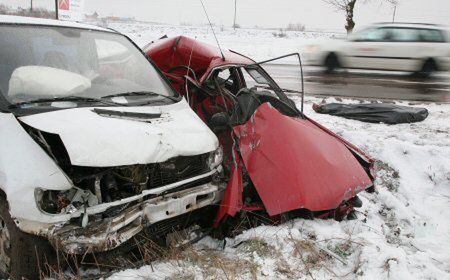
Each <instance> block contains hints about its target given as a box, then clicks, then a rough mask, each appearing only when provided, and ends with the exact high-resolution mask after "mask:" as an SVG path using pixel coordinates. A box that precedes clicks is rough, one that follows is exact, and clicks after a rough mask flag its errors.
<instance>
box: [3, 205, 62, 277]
mask: <svg viewBox="0 0 450 280" xmlns="http://www.w3.org/2000/svg"><path fill="white" fill-rule="evenodd" d="M53 256H54V252H53V249H52V247H51V245H50V244H49V242H48V241H47V240H46V239H44V238H41V237H37V236H34V235H30V234H27V233H24V232H22V231H21V230H20V229H19V228H18V227H17V226H16V224H15V223H14V221H13V220H12V218H11V215H10V214H9V209H8V203H7V201H6V199H5V198H3V197H0V278H2V279H8V278H10V279H40V275H41V272H44V270H45V268H46V265H47V264H49V261H51V260H53V258H54V257H53Z"/></svg>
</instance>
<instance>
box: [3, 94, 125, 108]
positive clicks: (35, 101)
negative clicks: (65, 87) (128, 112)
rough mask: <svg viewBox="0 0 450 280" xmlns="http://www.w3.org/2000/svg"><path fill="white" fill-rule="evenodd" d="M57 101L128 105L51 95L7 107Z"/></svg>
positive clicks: (73, 96) (71, 96)
mask: <svg viewBox="0 0 450 280" xmlns="http://www.w3.org/2000/svg"><path fill="white" fill-rule="evenodd" d="M59 101H74V102H77V101H78V102H95V103H102V104H106V105H112V106H128V105H127V104H122V103H117V102H112V101H105V100H102V99H98V98H94V97H83V96H75V95H70V96H61V97H51V98H40V99H36V100H30V101H24V102H19V103H15V104H12V105H10V106H8V108H10V109H11V108H19V107H21V106H23V105H28V104H36V103H50V102H59Z"/></svg>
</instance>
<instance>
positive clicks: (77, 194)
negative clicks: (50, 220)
mask: <svg viewBox="0 0 450 280" xmlns="http://www.w3.org/2000/svg"><path fill="white" fill-rule="evenodd" d="M34 196H35V199H36V204H37V206H38V208H39V210H41V211H42V212H44V213H46V214H52V215H54V214H67V213H72V212H75V211H78V210H80V209H83V208H85V207H91V206H95V205H97V204H98V199H97V197H96V196H95V195H94V194H93V193H92V192H90V191H85V190H81V189H78V188H72V189H69V190H66V191H55V190H44V189H40V188H37V189H35V191H34Z"/></svg>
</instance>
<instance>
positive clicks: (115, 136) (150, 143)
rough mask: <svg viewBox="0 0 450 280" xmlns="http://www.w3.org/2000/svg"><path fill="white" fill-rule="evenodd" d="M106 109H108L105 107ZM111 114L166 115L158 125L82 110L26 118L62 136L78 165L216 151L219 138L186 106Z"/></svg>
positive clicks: (159, 159) (126, 109)
mask: <svg viewBox="0 0 450 280" xmlns="http://www.w3.org/2000/svg"><path fill="white" fill-rule="evenodd" d="M102 109H103V108H102ZM107 109H109V110H117V111H124V112H139V113H163V114H165V115H168V116H169V117H168V118H167V121H164V119H162V120H161V119H159V120H158V119H157V120H155V121H154V122H152V123H146V122H142V121H140V120H130V119H129V118H128V119H119V118H111V117H107V116H100V115H98V114H97V113H95V112H93V108H76V109H67V110H61V111H54V112H49V113H43V114H37V115H32V116H27V117H21V118H20V120H21V121H23V122H25V123H26V124H28V125H30V126H32V127H34V128H37V129H39V130H42V131H45V132H49V133H53V134H58V135H59V136H60V137H61V140H62V141H63V143H64V145H65V147H66V149H67V152H68V153H69V156H70V160H71V163H72V165H77V166H91V167H94V166H95V167H109V166H121V165H131V164H148V163H155V162H163V161H166V160H168V159H169V158H172V157H176V156H192V155H198V154H203V153H207V152H211V151H214V150H215V149H216V148H217V147H218V145H219V144H218V140H217V137H216V136H215V135H214V133H213V132H212V131H210V129H209V128H208V127H207V126H206V125H205V124H204V123H203V122H202V120H201V119H200V118H199V117H198V116H197V115H196V114H195V113H194V112H193V111H192V110H191V108H190V107H189V105H188V104H187V103H186V102H185V101H184V100H182V101H180V102H178V103H176V104H171V105H166V106H143V107H131V108H130V107H111V108H107Z"/></svg>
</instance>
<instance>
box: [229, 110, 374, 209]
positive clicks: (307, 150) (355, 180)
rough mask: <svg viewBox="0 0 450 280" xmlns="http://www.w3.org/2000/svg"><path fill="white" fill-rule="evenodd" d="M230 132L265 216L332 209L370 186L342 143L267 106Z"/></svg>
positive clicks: (366, 175) (305, 122)
mask: <svg viewBox="0 0 450 280" xmlns="http://www.w3.org/2000/svg"><path fill="white" fill-rule="evenodd" d="M234 133H235V134H236V135H237V136H238V137H239V147H240V154H241V156H242V159H243V162H244V164H245V167H246V169H247V172H248V173H249V175H250V177H251V179H252V181H253V184H254V185H255V188H256V190H257V192H258V194H259V196H260V197H261V199H262V201H263V203H264V206H265V207H266V210H267V212H268V214H269V215H270V216H274V215H278V214H281V213H285V212H288V211H292V210H295V209H299V208H306V209H309V210H311V211H322V210H330V209H334V208H336V207H338V206H339V205H340V204H341V203H342V202H343V201H345V200H348V199H350V198H352V197H354V196H355V195H356V194H357V193H358V192H360V191H362V190H364V189H366V188H367V187H369V186H371V185H372V181H371V179H370V178H369V175H368V174H367V173H366V171H365V170H364V168H363V167H362V166H361V164H360V163H359V162H358V160H357V159H356V158H355V156H354V155H353V154H352V153H351V151H350V150H349V148H348V147H347V146H346V145H345V144H344V143H343V142H342V141H341V140H339V139H337V138H336V137H334V136H332V135H330V134H329V133H328V132H327V131H325V130H324V129H322V128H321V127H319V126H317V125H315V124H314V123H313V122H311V121H310V120H308V119H300V118H292V117H289V116H285V115H283V114H281V113H280V112H278V111H277V110H276V109H275V108H273V107H272V106H271V105H270V104H268V103H266V104H263V105H261V106H260V107H259V108H258V110H257V111H256V112H255V114H254V115H253V117H252V118H251V119H250V120H249V121H248V122H247V123H245V124H244V125H241V126H237V127H235V128H234Z"/></svg>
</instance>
